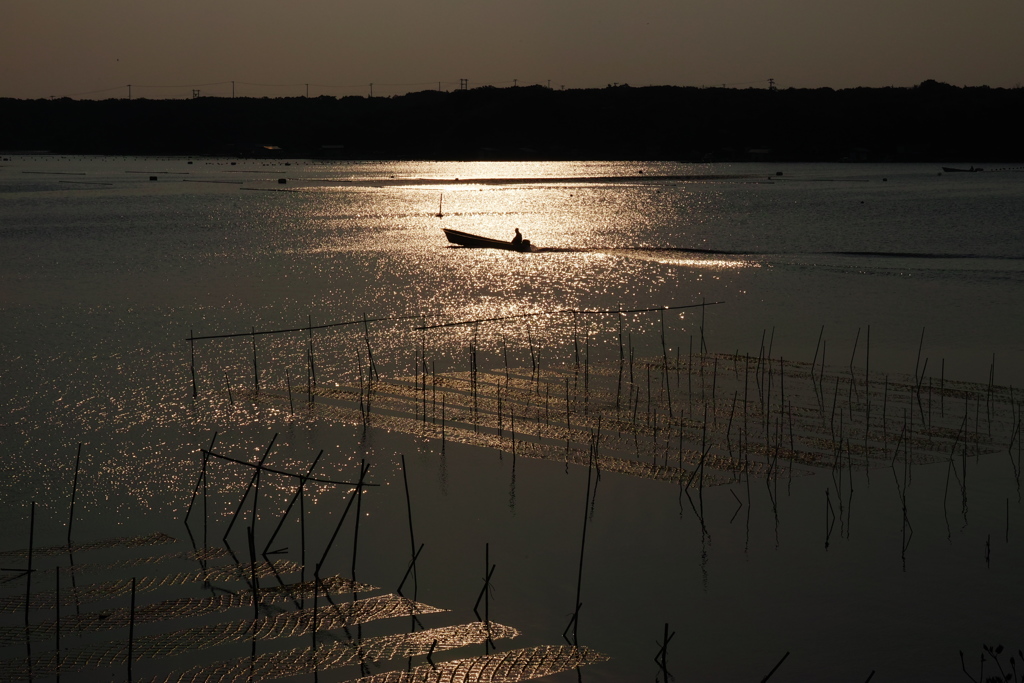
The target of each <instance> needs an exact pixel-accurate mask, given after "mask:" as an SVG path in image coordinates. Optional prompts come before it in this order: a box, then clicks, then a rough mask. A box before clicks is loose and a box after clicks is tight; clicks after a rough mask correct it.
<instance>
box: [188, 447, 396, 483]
mask: <svg viewBox="0 0 1024 683" xmlns="http://www.w3.org/2000/svg"><path fill="white" fill-rule="evenodd" d="M200 450H201V451H202V452H203V453H206V454H207V455H212V456H213V457H215V458H220V459H221V460H227V461H228V462H233V463H237V464H239V465H245V466H246V467H252V468H254V469H257V470H261V471H263V472H271V473H273V474H280V475H282V476H285V477H293V478H295V479H302V480H303V481H312V482H316V483H318V484H334V485H335V486H359V484H358V483H356V482H354V481H334V480H332V479H319V478H317V477H309V476H306V475H304V474H295V473H294V472H285V471H284V470H276V469H274V468H272V467H267V466H265V465H259V464H256V463H252V462H246V461H245V460H238V459H236V458H231V457H228V456H226V455H221V454H220V453H214V452H213V451H208V450H206V449H205V448H203V449H200ZM362 485H363V486H380V484H370V483H367V482H365V481H364V482H363V483H362Z"/></svg>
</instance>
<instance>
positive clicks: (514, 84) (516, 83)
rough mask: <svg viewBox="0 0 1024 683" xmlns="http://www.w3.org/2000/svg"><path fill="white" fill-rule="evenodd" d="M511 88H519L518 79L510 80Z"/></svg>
mask: <svg viewBox="0 0 1024 683" xmlns="http://www.w3.org/2000/svg"><path fill="white" fill-rule="evenodd" d="M512 87H513V88H518V87H519V79H518V78H513V79H512Z"/></svg>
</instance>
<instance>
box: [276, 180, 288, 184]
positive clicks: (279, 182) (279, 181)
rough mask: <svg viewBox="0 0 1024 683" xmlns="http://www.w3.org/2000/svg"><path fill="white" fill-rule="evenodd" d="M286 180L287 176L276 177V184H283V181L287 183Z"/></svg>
mask: <svg viewBox="0 0 1024 683" xmlns="http://www.w3.org/2000/svg"><path fill="white" fill-rule="evenodd" d="M287 182H288V179H287V178H278V179H277V184H278V185H284V184H285V183H287Z"/></svg>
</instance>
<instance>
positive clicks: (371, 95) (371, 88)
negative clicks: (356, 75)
mask: <svg viewBox="0 0 1024 683" xmlns="http://www.w3.org/2000/svg"><path fill="white" fill-rule="evenodd" d="M370 97H371V98H372V97H373V83H371V84H370Z"/></svg>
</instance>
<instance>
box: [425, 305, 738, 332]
mask: <svg viewBox="0 0 1024 683" xmlns="http://www.w3.org/2000/svg"><path fill="white" fill-rule="evenodd" d="M724 303H725V302H724V301H709V302H707V303H703V304H685V305H683V306H657V307H655V308H631V309H629V310H624V309H618V308H615V309H611V310H607V311H588V310H586V309H583V310H577V309H575V308H560V309H558V310H555V311H538V312H537V313H520V314H519V315H506V316H502V317H500V318H480V319H478V320H460V321H458V322H454V323H441V324H439V325H425V326H423V327H415V328H413V329H415V330H434V329H437V328H439V327H455V326H457V325H475V324H476V323H490V322H497V321H499V320H515V319H517V318H529V317H531V316H538V315H558V314H560V313H580V314H589V315H609V314H612V313H650V312H652V311H677V310H679V309H681V308H700V307H701V306H715V305H718V304H724Z"/></svg>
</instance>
